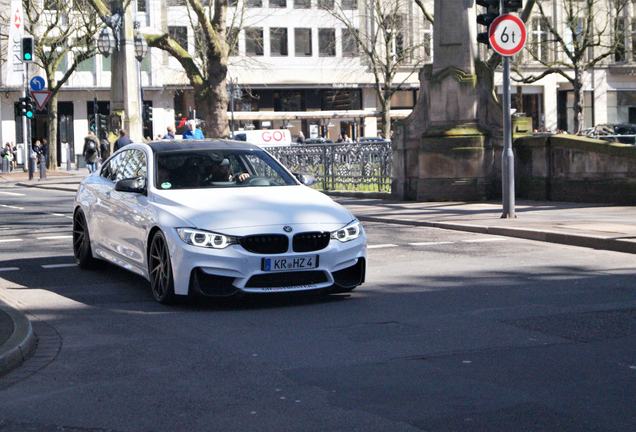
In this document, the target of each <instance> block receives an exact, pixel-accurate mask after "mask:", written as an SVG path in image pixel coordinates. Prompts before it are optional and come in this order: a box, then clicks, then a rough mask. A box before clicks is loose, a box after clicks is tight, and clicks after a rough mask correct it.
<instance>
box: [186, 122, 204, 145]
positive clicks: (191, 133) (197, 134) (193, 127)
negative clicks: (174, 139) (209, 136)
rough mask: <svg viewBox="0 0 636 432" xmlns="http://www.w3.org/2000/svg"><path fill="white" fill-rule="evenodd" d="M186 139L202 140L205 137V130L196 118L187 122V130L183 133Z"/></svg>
mask: <svg viewBox="0 0 636 432" xmlns="http://www.w3.org/2000/svg"><path fill="white" fill-rule="evenodd" d="M183 139H184V140H202V139H205V137H204V136H203V131H202V130H201V129H199V128H198V127H197V122H196V120H190V121H188V123H186V131H185V132H184V134H183Z"/></svg>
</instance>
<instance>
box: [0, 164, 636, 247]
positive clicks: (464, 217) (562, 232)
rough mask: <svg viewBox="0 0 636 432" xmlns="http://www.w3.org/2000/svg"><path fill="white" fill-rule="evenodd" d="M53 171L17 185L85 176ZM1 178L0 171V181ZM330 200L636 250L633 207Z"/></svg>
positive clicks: (497, 231)
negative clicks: (508, 214) (507, 211)
mask: <svg viewBox="0 0 636 432" xmlns="http://www.w3.org/2000/svg"><path fill="white" fill-rule="evenodd" d="M84 171H85V170H84ZM57 173H59V174H60V175H59V176H55V177H54V176H51V177H49V178H48V179H47V180H42V181H37V180H32V181H19V180H18V181H19V183H17V184H18V185H20V186H27V187H37V188H41V189H56V190H64V191H70V192H75V191H76V190H77V185H78V184H79V182H80V181H81V179H82V178H84V177H85V176H86V172H83V171H79V172H78V171H71V172H70V173H67V172H65V171H59V172H57ZM2 178H3V177H2V175H1V174H0V181H1V180H2ZM13 181H16V180H13ZM334 195H335V194H334ZM333 198H334V199H335V200H336V201H338V202H339V203H341V204H343V205H345V206H346V207H347V208H348V209H349V210H351V212H352V213H353V214H354V215H356V217H358V218H359V219H360V220H362V221H373V222H389V223H398V224H406V225H416V226H428V227H435V228H443V229H452V230H458V231H469V232H476V233H482V234H494V235H501V236H508V237H517V238H523V239H528V240H537V241H545V242H551V243H560V244H566V245H571V246H582V247H590V248H594V249H605V250H612V251H618V252H627V253H634V254H636V206H611V205H603V204H584V203H562V202H543V201H517V203H516V214H517V218H516V219H501V218H500V216H501V213H502V206H501V203H500V202H477V203H465V202H412V201H404V202H400V201H391V200H386V199H371V198H347V197H342V196H334V197H333Z"/></svg>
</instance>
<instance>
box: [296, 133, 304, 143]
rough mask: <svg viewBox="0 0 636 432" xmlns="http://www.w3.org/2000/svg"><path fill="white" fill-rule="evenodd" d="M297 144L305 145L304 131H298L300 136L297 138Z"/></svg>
mask: <svg viewBox="0 0 636 432" xmlns="http://www.w3.org/2000/svg"><path fill="white" fill-rule="evenodd" d="M296 143H297V144H304V143H305V134H304V133H303V131H298V136H297V137H296Z"/></svg>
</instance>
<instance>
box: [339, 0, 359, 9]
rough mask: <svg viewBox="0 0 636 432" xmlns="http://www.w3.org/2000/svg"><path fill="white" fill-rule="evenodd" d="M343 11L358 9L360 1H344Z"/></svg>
mask: <svg viewBox="0 0 636 432" xmlns="http://www.w3.org/2000/svg"><path fill="white" fill-rule="evenodd" d="M342 9H344V10H354V9H358V0H342Z"/></svg>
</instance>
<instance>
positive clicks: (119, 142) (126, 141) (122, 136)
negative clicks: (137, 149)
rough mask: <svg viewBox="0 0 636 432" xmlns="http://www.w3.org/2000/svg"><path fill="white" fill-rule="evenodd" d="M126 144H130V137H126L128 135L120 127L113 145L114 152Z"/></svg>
mask: <svg viewBox="0 0 636 432" xmlns="http://www.w3.org/2000/svg"><path fill="white" fill-rule="evenodd" d="M128 144H132V141H131V140H130V138H128V135H126V131H125V130H123V129H120V131H119V138H117V141H115V145H114V146H113V151H114V152H116V151H117V150H119V149H120V148H122V147H124V146H127V145H128Z"/></svg>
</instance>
